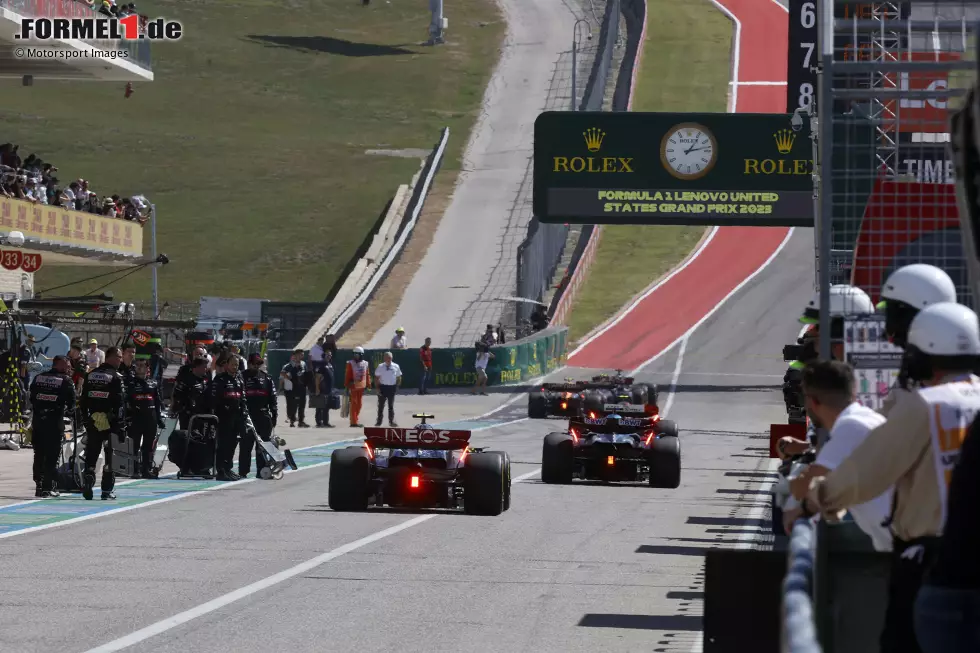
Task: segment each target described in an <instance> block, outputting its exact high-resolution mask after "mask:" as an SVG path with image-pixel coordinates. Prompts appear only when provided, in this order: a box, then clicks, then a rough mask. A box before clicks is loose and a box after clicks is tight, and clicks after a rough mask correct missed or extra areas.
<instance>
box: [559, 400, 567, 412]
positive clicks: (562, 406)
mask: <svg viewBox="0 0 980 653" xmlns="http://www.w3.org/2000/svg"><path fill="white" fill-rule="evenodd" d="M566 408H568V402H567V401H563V402H561V409H562V410H565V409H566Z"/></svg>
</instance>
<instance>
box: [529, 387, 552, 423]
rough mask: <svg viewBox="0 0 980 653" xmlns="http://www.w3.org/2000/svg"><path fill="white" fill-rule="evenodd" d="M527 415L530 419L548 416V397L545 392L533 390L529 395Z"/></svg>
mask: <svg viewBox="0 0 980 653" xmlns="http://www.w3.org/2000/svg"><path fill="white" fill-rule="evenodd" d="M527 416H528V417H529V418H530V419H545V418H547V417H548V399H547V397H545V395H544V393H543V392H531V393H529V394H528V397H527Z"/></svg>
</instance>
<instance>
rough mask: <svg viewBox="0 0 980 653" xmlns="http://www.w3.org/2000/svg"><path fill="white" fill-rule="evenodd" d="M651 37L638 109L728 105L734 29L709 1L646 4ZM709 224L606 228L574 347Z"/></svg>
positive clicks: (582, 298) (574, 325)
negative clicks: (703, 225)
mask: <svg viewBox="0 0 980 653" xmlns="http://www.w3.org/2000/svg"><path fill="white" fill-rule="evenodd" d="M647 6H648V9H647V16H648V23H647V38H646V43H645V44H644V47H643V60H642V62H641V65H640V71H639V75H638V76H637V80H636V84H637V87H636V89H635V91H634V93H635V96H634V99H633V110H634V111H717V112H724V111H725V110H726V106H727V95H726V93H727V89H728V82H729V70H730V65H731V58H730V48H731V37H732V24H731V22H730V21H729V20H728V19H727V18H725V16H724V15H722V14H721V12H719V11H718V10H717V9H715V7H714V6H713V5H712V4H711V3H709V2H708V1H707V0H688V1H687V2H676V0H647ZM703 233H704V228H703V227H676V226H656V227H636V226H606V227H604V228H603V231H602V239H601V240H600V241H599V248H598V251H597V252H596V258H595V261H594V262H593V264H592V269H591V270H590V272H589V276H588V278H587V279H586V281H585V284H584V285H583V286H582V289H581V291H580V292H579V295H578V297H577V298H576V300H575V304H574V306H573V307H572V310H571V313H570V314H569V320H568V326H569V337H570V339H571V341H572V342H574V341H575V340H578V339H579V338H581V337H583V336H584V335H586V334H587V333H588V332H589V331H591V330H592V329H594V328H595V327H597V326H598V325H599V324H601V323H602V322H604V321H605V320H607V319H609V318H610V317H612V315H614V314H615V313H616V311H617V310H619V308H620V307H621V306H623V304H625V303H626V302H628V301H629V299H630V298H631V297H633V296H634V295H636V294H637V293H639V292H641V291H642V290H643V289H644V288H646V287H647V286H648V285H650V284H651V283H652V282H653V281H654V280H656V279H657V277H659V276H661V275H662V274H664V273H666V272H667V271H668V270H670V269H671V268H672V267H673V266H674V265H676V264H677V263H678V262H679V261H680V260H682V259H683V258H684V257H685V256H686V255H687V254H688V252H690V251H691V249H692V248H693V247H694V246H695V244H697V242H698V241H699V240H700V239H701V235H702V234H703Z"/></svg>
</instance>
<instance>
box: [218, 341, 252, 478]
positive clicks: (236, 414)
mask: <svg viewBox="0 0 980 653" xmlns="http://www.w3.org/2000/svg"><path fill="white" fill-rule="evenodd" d="M218 370H219V373H218V375H217V376H216V377H214V380H213V381H212V382H211V385H210V386H209V387H208V396H209V402H208V405H209V406H211V410H212V411H214V415H215V416H216V417H217V418H218V433H217V438H216V442H215V454H214V460H215V467H216V468H217V469H216V470H215V471H216V473H215V476H214V478H215V480H218V481H237V480H239V478H241V477H240V476H239V475H238V474H236V473H235V470H233V469H232V465H234V458H235V446H236V445H237V444H238V440H239V438H240V439H241V440H243V441H244V440H246V439H247V438H248V437H249V433H248V431H247V430H246V429H247V427H248V425H249V423H250V421H251V419H250V418H249V414H248V404H247V403H246V401H245V384H244V382H243V381H242V377H241V375H240V374H239V373H238V356H235V355H234V354H231V353H227V352H226V353H224V354H222V355H221V356H219V357H218Z"/></svg>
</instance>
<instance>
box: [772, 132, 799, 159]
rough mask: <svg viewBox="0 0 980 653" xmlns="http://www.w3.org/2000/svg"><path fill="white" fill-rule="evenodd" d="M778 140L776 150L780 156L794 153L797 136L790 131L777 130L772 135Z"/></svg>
mask: <svg viewBox="0 0 980 653" xmlns="http://www.w3.org/2000/svg"><path fill="white" fill-rule="evenodd" d="M772 137H773V138H774V139H776V149H777V150H779V153H780V154H789V153H790V152H792V151H793V143H795V142H796V134H795V133H793V132H792V131H791V130H789V129H777V130H776V133H774V134H773V135H772Z"/></svg>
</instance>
